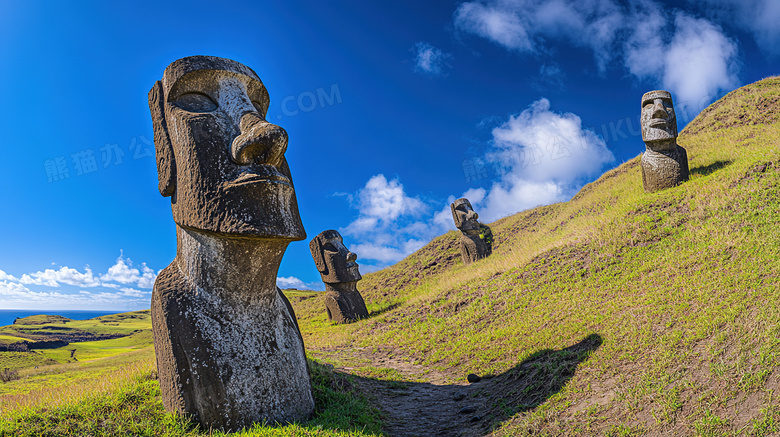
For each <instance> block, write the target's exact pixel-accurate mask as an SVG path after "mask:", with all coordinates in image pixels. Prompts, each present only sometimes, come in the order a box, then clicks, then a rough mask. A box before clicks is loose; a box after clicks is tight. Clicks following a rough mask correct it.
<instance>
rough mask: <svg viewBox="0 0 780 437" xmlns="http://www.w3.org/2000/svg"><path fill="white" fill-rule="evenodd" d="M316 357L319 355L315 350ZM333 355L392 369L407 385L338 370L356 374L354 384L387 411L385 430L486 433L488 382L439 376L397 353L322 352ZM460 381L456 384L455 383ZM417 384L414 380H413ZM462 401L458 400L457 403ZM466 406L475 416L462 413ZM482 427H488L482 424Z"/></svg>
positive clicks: (349, 370)
mask: <svg viewBox="0 0 780 437" xmlns="http://www.w3.org/2000/svg"><path fill="white" fill-rule="evenodd" d="M314 352H315V353H316V352H318V351H314ZM322 352H325V353H326V354H327V355H330V356H334V355H335V356H339V357H348V356H351V358H352V359H356V360H358V361H361V362H362V363H366V360H369V363H370V364H369V363H366V365H368V366H371V367H373V368H381V369H392V370H395V371H397V372H398V373H400V374H401V375H403V381H402V382H400V381H388V380H380V379H376V378H368V377H363V376H358V375H359V374H360V373H361V372H360V368H359V367H349V366H336V370H337V371H341V372H344V373H346V374H349V375H353V376H354V378H353V379H352V382H354V383H356V385H357V386H358V388H359V390H360V391H361V392H363V393H364V394H366V396H367V397H368V398H369V399H371V401H372V402H373V403H374V405H375V406H376V407H377V408H379V409H380V410H381V411H382V413H384V421H385V423H386V426H385V432H386V433H387V435H390V436H398V437H401V436H477V435H484V434H485V432H484V431H483V429H482V428H483V427H484V424H480V423H479V421H481V416H480V412H482V411H484V410H485V408H484V405H482V404H484V400H480V399H478V398H477V397H475V396H477V395H476V394H477V393H478V392H479V391H481V390H480V389H482V388H485V387H486V385H488V384H489V381H487V380H483V381H481V382H479V383H476V384H469V383H468V382H467V381H466V375H461V376H460V377H458V376H457V375H452V374H448V373H442V372H438V371H436V370H433V369H429V368H426V367H424V366H420V365H416V364H413V363H411V362H409V361H407V360H403V359H401V358H397V357H396V356H395V354H394V353H393V350H392V349H389V348H388V349H380V350H379V351H378V352H377V353H373V351H372V350H371V349H367V348H346V349H339V350H338V351H334V350H328V351H327V352H326V351H322ZM456 378H457V379H458V381H455V382H453V380H454V379H456ZM410 381H414V382H410ZM456 395H458V396H457V399H459V400H455V399H456ZM464 407H471V409H472V411H470V412H469V409H468V408H465V411H466V412H464V413H459V411H461V410H462V409H464ZM480 425H482V426H480Z"/></svg>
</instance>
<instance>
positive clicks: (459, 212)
mask: <svg viewBox="0 0 780 437" xmlns="http://www.w3.org/2000/svg"><path fill="white" fill-rule="evenodd" d="M450 209H451V210H452V219H453V220H454V221H455V227H456V228H458V229H460V230H461V231H475V230H479V222H478V221H477V219H478V218H479V214H477V213H476V212H474V208H472V207H471V202H469V199H466V198H465V197H463V198H460V199H458V200H456V201H454V202H452V204H451V205H450Z"/></svg>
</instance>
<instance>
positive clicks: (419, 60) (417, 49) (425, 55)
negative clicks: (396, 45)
mask: <svg viewBox="0 0 780 437" xmlns="http://www.w3.org/2000/svg"><path fill="white" fill-rule="evenodd" d="M412 51H413V52H414V62H415V66H414V69H415V71H419V72H423V73H428V74H431V75H439V74H442V73H443V72H444V69H445V68H446V67H447V60H448V59H449V58H450V57H451V55H450V54H449V53H444V52H443V51H441V50H440V49H437V48H436V47H434V46H432V45H430V44H428V43H426V42H418V43H416V44H415V45H414V47H413V48H412Z"/></svg>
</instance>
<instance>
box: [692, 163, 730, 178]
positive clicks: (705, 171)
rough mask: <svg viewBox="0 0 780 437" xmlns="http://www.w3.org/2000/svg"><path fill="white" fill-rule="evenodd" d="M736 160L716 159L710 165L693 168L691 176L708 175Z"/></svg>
mask: <svg viewBox="0 0 780 437" xmlns="http://www.w3.org/2000/svg"><path fill="white" fill-rule="evenodd" d="M732 162H734V161H715V162H713V163H712V164H710V165H704V166H700V167H696V168H692V169H691V171H690V173H691V177H693V176H707V175H709V174H712V173H715V172H716V171H718V170H720V169H722V168H724V167H726V166H728V165H731V163H732Z"/></svg>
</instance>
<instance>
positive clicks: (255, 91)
mask: <svg viewBox="0 0 780 437" xmlns="http://www.w3.org/2000/svg"><path fill="white" fill-rule="evenodd" d="M268 105H269V98H268V92H267V91H266V89H265V86H263V83H262V82H261V81H260V78H259V77H258V76H257V74H256V73H255V72H254V71H252V70H251V69H250V68H248V67H246V66H244V65H243V64H240V63H238V62H235V61H232V60H229V59H223V58H216V57H210V56H193V57H188V58H183V59H179V60H177V61H175V62H173V63H172V64H171V65H169V66H168V67H167V68H166V69H165V72H164V73H163V78H162V80H161V81H157V83H155V84H154V86H153V87H152V89H151V91H150V92H149V108H150V110H151V113H152V121H153V125H154V143H155V150H156V155H157V171H158V178H159V189H160V193H161V194H162V195H163V196H170V197H171V207H172V210H173V220H174V222H176V238H177V251H176V258H175V259H174V260H173V262H172V263H171V264H170V265H169V266H168V267H166V268H165V269H164V270H163V271H162V272H161V273H160V274H159V276H158V277H157V281H156V282H155V284H154V291H153V293H152V327H153V331H154V346H155V352H156V355H157V368H158V371H159V378H160V390H161V392H162V400H163V405H164V406H165V408H166V409H167V410H168V411H173V412H176V413H180V414H186V415H189V416H190V417H192V418H193V419H194V420H195V421H196V422H198V423H199V424H200V425H201V426H203V427H204V428H206V429H208V428H215V429H216V428H221V429H224V430H238V429H241V428H242V427H247V426H251V425H252V423H254V422H263V421H268V422H271V423H273V422H286V421H292V420H300V419H305V418H307V417H309V416H310V415H311V413H312V412H313V410H314V399H313V397H312V389H311V381H310V379H309V373H308V366H307V363H306V355H305V352H304V348H303V339H302V338H301V334H300V331H299V329H298V323H297V321H296V319H295V314H294V313H293V309H292V307H291V306H290V303H289V302H288V301H287V299H286V298H285V296H284V295H283V294H282V293H281V291H280V290H279V289H278V288H277V287H276V274H277V271H278V269H279V263H280V262H281V260H282V256H283V255H284V252H285V250H286V248H287V245H288V244H289V243H290V242H291V241H294V240H302V239H304V238H306V233H305V232H304V229H303V224H302V223H301V219H300V216H299V214H298V204H297V200H296V198H295V189H294V188H293V183H292V178H291V176H290V169H289V167H288V166H287V161H286V159H285V157H284V153H285V150H286V149H287V132H285V130H284V129H282V128H281V127H279V126H276V125H273V124H271V123H268V122H267V121H265V114H266V111H267V109H268Z"/></svg>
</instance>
